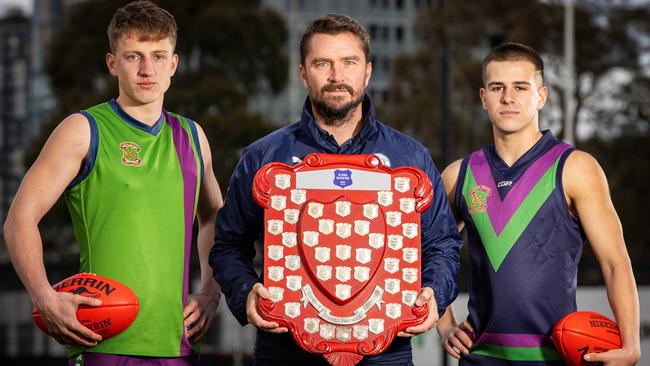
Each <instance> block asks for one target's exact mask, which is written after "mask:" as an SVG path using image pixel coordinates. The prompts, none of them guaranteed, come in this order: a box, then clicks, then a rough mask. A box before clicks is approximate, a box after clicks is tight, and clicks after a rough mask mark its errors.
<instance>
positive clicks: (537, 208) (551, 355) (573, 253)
mask: <svg viewBox="0 0 650 366" xmlns="http://www.w3.org/2000/svg"><path fill="white" fill-rule="evenodd" d="M573 150H574V148H573V147H572V146H570V145H567V144H564V143H562V142H560V141H558V140H557V139H555V138H554V137H553V135H552V134H551V133H550V132H549V131H545V132H544V134H543V136H542V138H541V139H540V140H539V141H538V142H537V143H536V144H535V145H534V146H533V147H532V148H531V149H530V150H528V151H527V152H526V153H525V154H524V155H523V156H522V157H521V158H519V160H517V162H516V163H515V164H514V165H513V166H511V167H509V166H508V165H507V164H506V163H505V162H503V160H501V158H500V157H499V156H498V155H497V152H496V149H495V147H494V145H490V146H488V147H485V148H483V149H481V150H479V151H476V152H474V153H472V154H471V155H469V156H468V157H466V158H465V159H463V161H462V164H461V168H460V174H459V178H458V182H461V183H462V184H458V187H457V189H456V195H455V197H456V198H455V202H454V204H455V206H456V208H457V210H458V212H459V213H460V215H461V218H462V219H463V221H464V222H465V225H466V227H467V236H468V248H469V255H470V260H471V267H472V269H471V271H472V272H471V283H470V294H469V295H470V300H469V304H468V307H469V321H470V323H471V324H472V326H473V327H474V330H475V332H476V333H475V334H474V346H473V347H472V350H471V354H470V355H468V356H466V357H463V359H461V364H462V365H513V364H514V365H531V366H532V365H554V364H556V365H562V364H563V363H562V362H561V358H560V355H559V354H558V353H557V351H556V350H555V348H554V347H553V341H552V339H551V333H552V329H553V326H554V325H555V323H556V322H557V321H558V320H560V318H562V317H563V316H564V315H566V314H568V313H570V312H573V311H575V310H576V275H577V270H578V261H579V260H580V255H581V253H582V248H583V245H584V241H585V236H584V233H583V231H582V227H581V226H580V223H579V221H578V220H577V218H576V217H574V216H572V215H571V214H570V213H569V209H568V206H567V202H566V198H565V196H564V191H563V189H562V169H563V167H564V162H565V161H566V158H567V157H568V156H569V154H570V153H571V152H572V151H573Z"/></svg>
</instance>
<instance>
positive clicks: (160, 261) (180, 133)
mask: <svg viewBox="0 0 650 366" xmlns="http://www.w3.org/2000/svg"><path fill="white" fill-rule="evenodd" d="M81 113H82V114H83V115H84V116H85V117H86V118H87V119H88V122H89V124H90V127H91V135H92V138H91V145H90V154H89V157H88V160H87V162H86V164H85V166H84V167H83V169H82V172H81V173H80V174H79V176H78V177H77V178H75V180H73V182H72V183H71V184H70V186H69V187H68V189H67V190H66V192H65V199H66V202H67V204H68V208H69V210H70V214H71V216H72V221H73V224H74V230H75V236H76V239H77V243H78V245H79V251H80V260H81V265H80V272H92V273H96V274H99V275H101V276H105V277H108V278H111V279H114V280H116V281H118V282H121V283H123V284H125V285H126V286H128V287H129V288H131V289H132V290H133V292H134V293H135V294H136V296H137V297H138V300H139V302H140V311H139V313H138V316H137V318H136V319H135V321H134V322H133V324H131V326H130V327H129V328H127V329H126V330H125V331H124V332H123V333H121V334H119V335H117V336H115V337H113V338H110V339H107V340H104V341H102V342H100V343H99V344H98V345H97V346H96V347H92V348H83V347H73V348H72V349H71V355H76V354H79V353H80V352H99V353H111V354H123V355H137V356H153V357H177V356H184V355H189V354H192V353H193V345H191V344H190V342H189V341H188V339H187V337H186V335H185V327H184V326H183V307H184V305H185V304H186V303H187V296H188V282H189V281H188V275H189V261H190V251H191V244H192V226H193V222H194V218H195V216H196V209H197V203H198V195H199V189H200V185H201V180H202V176H203V162H202V159H201V151H200V145H199V141H198V138H197V133H196V126H195V125H194V122H192V121H191V120H188V119H186V118H184V117H182V116H179V115H176V114H172V113H168V112H167V111H165V110H163V111H162V114H161V118H160V120H159V121H158V122H157V123H156V124H154V125H153V126H148V125H146V124H143V123H141V122H139V121H137V120H136V119H134V118H133V117H131V116H130V115H128V114H127V113H126V112H125V111H124V110H123V109H122V108H121V107H120V106H119V104H118V103H117V102H116V101H115V100H111V101H110V102H108V103H103V104H100V105H97V106H95V107H92V108H90V109H87V110H85V111H82V112H81Z"/></svg>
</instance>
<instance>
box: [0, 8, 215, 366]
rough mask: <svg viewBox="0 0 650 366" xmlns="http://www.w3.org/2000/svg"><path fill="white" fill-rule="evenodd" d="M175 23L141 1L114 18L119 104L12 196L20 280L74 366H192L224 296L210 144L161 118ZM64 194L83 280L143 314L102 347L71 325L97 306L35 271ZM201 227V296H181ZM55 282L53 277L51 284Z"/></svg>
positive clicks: (50, 153) (10, 224) (11, 235)
mask: <svg viewBox="0 0 650 366" xmlns="http://www.w3.org/2000/svg"><path fill="white" fill-rule="evenodd" d="M176 29H177V27H176V23H175V21H174V18H173V16H172V15H171V14H170V13H168V12H167V11H165V10H163V9H161V8H159V7H157V6H156V5H154V4H153V3H151V2H149V1H136V2H132V3H130V4H127V5H125V6H124V7H122V8H120V9H118V10H117V12H116V13H115V15H114V17H113V20H112V21H111V24H110V25H109V28H108V37H109V41H110V47H111V52H110V53H108V54H107V55H106V64H107V66H108V69H109V71H110V73H111V74H112V75H114V76H116V77H117V79H118V84H119V94H118V97H117V98H116V99H113V100H111V101H109V102H107V103H103V104H100V105H97V106H94V107H92V108H89V109H87V110H84V111H82V112H80V113H75V114H72V115H70V116H69V117H67V118H66V119H65V120H63V122H61V124H60V125H59V126H58V127H57V128H56V129H55V130H54V132H52V134H51V136H50V138H49V139H48V141H47V143H46V144H45V146H44V147H43V150H42V151H41V154H40V156H39V157H38V159H37V160H36V162H35V163H34V165H33V166H32V167H31V168H30V169H29V171H28V172H27V174H26V175H25V178H24V180H23V182H22V184H21V186H20V188H19V190H18V192H17V194H16V197H15V199H14V201H13V204H12V207H11V209H10V211H9V214H8V217H7V221H6V223H5V225H4V235H5V240H6V242H7V246H8V249H9V252H10V255H11V259H12V262H13V264H14V266H15V268H16V272H17V273H18V275H19V276H20V278H21V280H22V282H23V283H24V285H25V287H26V288H27V291H28V292H29V295H30V297H31V299H32V301H33V303H34V306H35V307H36V308H37V309H39V310H40V313H41V316H42V317H43V320H44V322H45V323H46V324H47V326H48V328H49V330H50V332H51V333H52V334H53V336H54V337H55V338H56V340H57V341H58V342H59V343H61V344H65V345H70V346H71V351H70V356H71V359H70V364H73V363H75V362H76V363H78V364H84V365H100V364H101V365H106V364H116V365H117V364H119V365H134V364H138V365H142V364H147V363H149V362H154V363H156V364H157V365H194V364H197V363H198V355H197V349H196V347H195V345H194V342H195V341H198V340H199V339H200V338H201V337H202V336H203V335H204V334H205V333H206V331H207V330H208V328H209V326H210V323H211V320H212V318H213V316H214V314H215V311H216V308H217V306H218V303H219V297H220V290H219V287H218V285H217V284H216V282H215V281H214V279H213V278H212V275H211V270H210V268H209V266H208V263H207V255H208V252H209V250H210V247H211V245H212V239H213V236H214V220H215V218H216V213H217V210H218V209H219V208H220V207H221V206H222V198H221V193H220V191H219V186H218V183H217V180H216V178H215V176H214V173H213V171H212V157H211V154H210V146H209V144H208V141H207V139H206V136H205V134H204V133H203V131H202V129H201V128H200V127H199V126H198V124H196V123H194V122H193V121H192V120H190V119H188V118H185V117H183V116H180V115H177V114H174V113H170V112H168V111H166V110H165V109H163V100H164V95H165V92H166V91H167V89H168V88H169V86H170V82H171V77H172V76H173V75H174V73H175V71H176V67H177V65H178V62H179V61H178V55H177V54H176V53H175V50H174V48H175V44H176ZM61 195H64V196H65V199H66V202H67V204H68V208H69V210H70V213H71V216H72V220H73V224H74V228H75V234H76V238H77V243H78V245H79V249H80V256H81V268H80V271H82V272H93V273H97V274H99V275H102V276H105V277H108V278H111V279H114V280H116V281H118V282H121V283H123V284H125V285H127V286H128V287H130V288H131V289H132V290H133V291H134V292H135V294H136V296H138V300H139V302H140V311H139V313H138V316H137V318H136V320H135V321H134V322H133V324H131V326H130V327H129V328H128V329H126V330H125V331H124V332H123V333H120V334H119V335H117V336H115V337H112V338H110V339H106V340H102V338H101V337H100V336H99V335H97V334H96V333H94V332H92V331H90V330H89V329H87V328H86V327H84V326H83V325H81V324H80V323H79V322H78V321H77V319H76V316H75V313H76V309H77V307H78V306H80V305H86V306H98V305H100V301H99V300H97V299H92V298H88V297H83V296H79V295H74V294H69V293H58V292H56V291H54V290H53V289H52V287H51V285H50V284H49V281H48V278H47V274H46V272H45V268H44V264H43V249H42V244H41V237H40V234H39V230H38V226H37V225H38V223H39V221H40V220H41V218H42V217H43V216H44V215H45V214H46V213H47V212H48V210H49V209H50V208H51V207H52V205H53V204H54V203H55V202H56V201H57V199H58V198H59V197H60V196H61ZM195 219H198V227H199V230H198V240H197V242H198V253H199V259H200V265H201V288H200V289H199V291H198V292H197V293H195V294H193V295H188V286H189V278H188V276H189V268H188V267H189V258H190V252H191V244H192V225H193V222H194V220H195ZM54 280H56V279H54Z"/></svg>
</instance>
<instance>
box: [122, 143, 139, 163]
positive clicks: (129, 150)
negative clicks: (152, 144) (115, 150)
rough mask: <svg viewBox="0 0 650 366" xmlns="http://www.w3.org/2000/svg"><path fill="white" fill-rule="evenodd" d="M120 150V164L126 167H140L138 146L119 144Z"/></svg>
mask: <svg viewBox="0 0 650 366" xmlns="http://www.w3.org/2000/svg"><path fill="white" fill-rule="evenodd" d="M120 150H122V164H124V165H126V166H141V165H142V159H140V156H139V155H138V154H139V153H140V146H138V144H136V143H134V142H123V143H121V144H120Z"/></svg>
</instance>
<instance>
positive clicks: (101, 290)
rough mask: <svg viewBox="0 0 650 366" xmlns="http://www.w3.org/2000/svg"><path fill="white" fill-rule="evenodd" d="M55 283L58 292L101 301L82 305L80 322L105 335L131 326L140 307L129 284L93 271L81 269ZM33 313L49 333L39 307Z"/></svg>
mask: <svg viewBox="0 0 650 366" xmlns="http://www.w3.org/2000/svg"><path fill="white" fill-rule="evenodd" d="M52 287H53V288H54V289H55V290H56V291H58V292H69V293H72V294H77V295H81V296H86V297H93V298H96V299H99V300H101V301H102V304H101V305H100V306H86V305H80V306H79V307H78V308H77V319H78V320H79V322H80V323H81V324H83V325H84V326H86V327H87V328H88V329H90V330H92V331H93V332H95V333H97V334H99V335H101V336H102V339H108V338H111V337H113V336H115V335H117V334H119V333H121V332H122V331H124V330H125V329H126V328H128V327H129V325H131V323H133V321H134V320H135V317H136V316H137V315H138V310H139V308H140V305H139V303H138V298H137V297H136V296H135V293H133V291H132V290H131V289H130V288H128V287H127V286H125V285H123V284H121V283H119V282H117V281H115V280H112V279H110V278H106V277H102V276H98V275H96V274H92V273H78V274H76V275H74V276H71V277H68V278H66V279H64V280H63V281H61V282H59V283H57V284H56V285H54V286H52ZM32 316H33V317H34V322H36V325H38V327H39V328H41V330H42V331H44V332H45V333H47V334H48V335H50V332H49V330H48V329H47V326H46V325H45V323H44V322H43V319H41V314H40V313H39V312H38V310H37V309H34V310H33V311H32Z"/></svg>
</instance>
